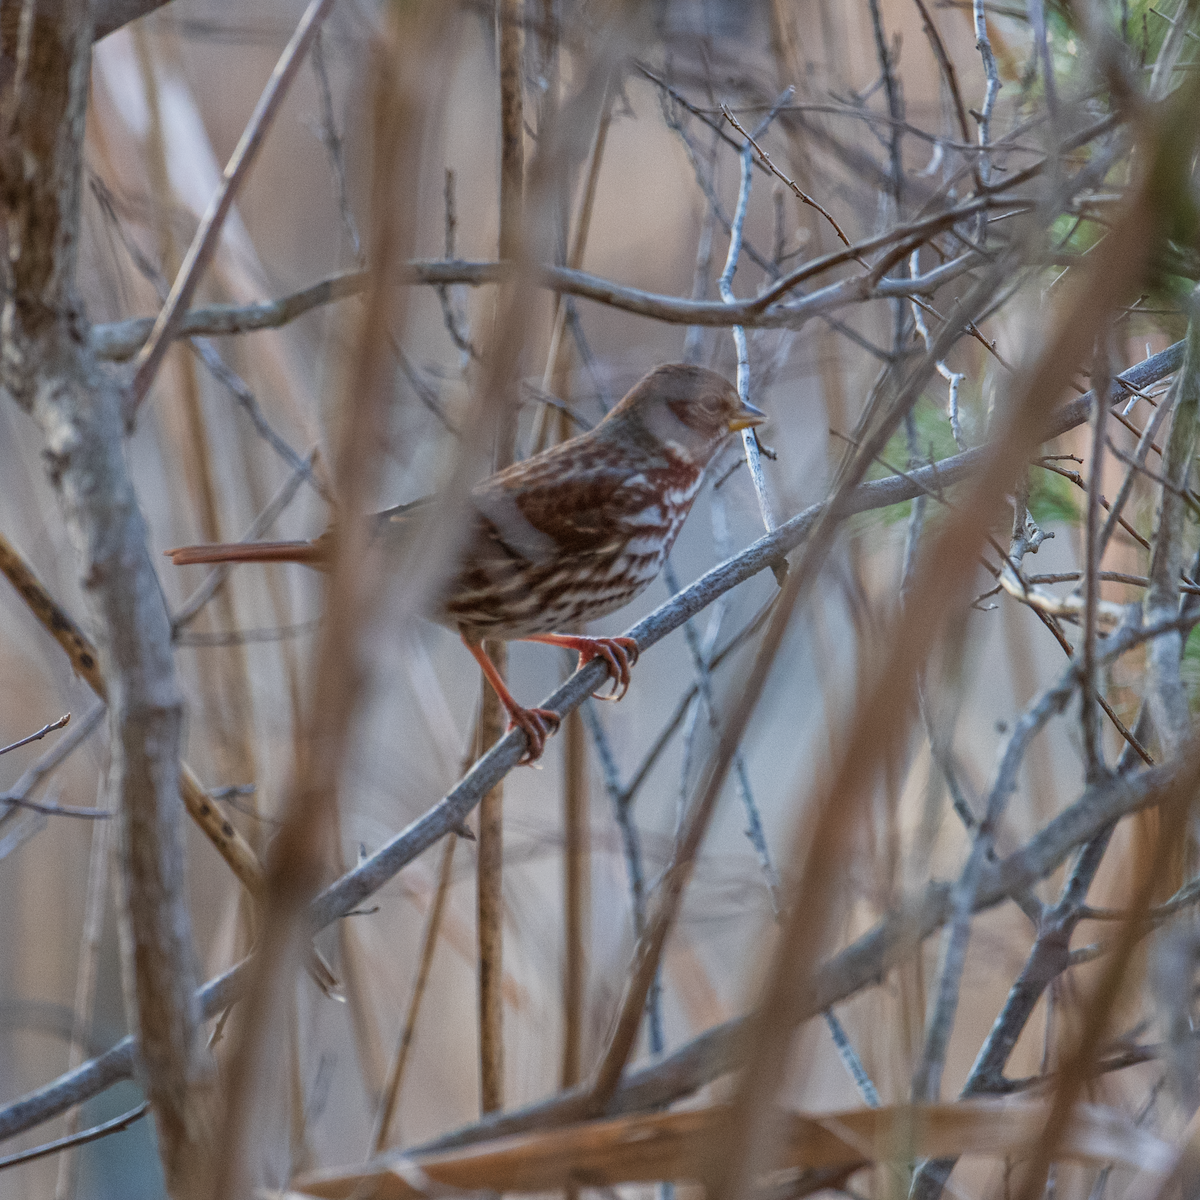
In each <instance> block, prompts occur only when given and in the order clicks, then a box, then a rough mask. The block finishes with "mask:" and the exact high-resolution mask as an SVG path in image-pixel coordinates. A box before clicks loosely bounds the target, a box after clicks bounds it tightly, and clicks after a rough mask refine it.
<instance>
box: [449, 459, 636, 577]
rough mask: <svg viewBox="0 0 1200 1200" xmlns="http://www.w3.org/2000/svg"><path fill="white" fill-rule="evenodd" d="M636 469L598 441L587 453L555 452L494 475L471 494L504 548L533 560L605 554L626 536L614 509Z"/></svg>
mask: <svg viewBox="0 0 1200 1200" xmlns="http://www.w3.org/2000/svg"><path fill="white" fill-rule="evenodd" d="M563 449H564V451H566V450H568V449H569V447H563ZM631 474H632V472H631V471H630V469H629V467H628V464H627V463H620V462H618V461H615V459H613V460H610V458H609V456H608V455H606V454H604V453H603V452H602V449H601V448H597V447H594V446H593V447H591V448H590V450H589V453H588V454H587V455H586V456H577V455H574V454H571V453H562V454H555V452H554V451H550V452H549V453H547V454H541V455H538V456H537V457H536V458H532V459H528V460H526V461H525V462H523V463H517V464H515V465H514V466H513V467H510V468H508V470H506V471H502V472H501V473H500V474H499V475H494V476H493V477H492V478H491V479H488V480H486V481H485V482H484V483H482V484H480V486H479V487H477V488H476V489H475V490H474V491H473V492H472V493H471V499H472V502H473V503H474V506H475V509H476V511H477V512H478V513H479V516H480V518H481V523H482V524H483V526H484V527H485V528H483V529H481V533H483V534H484V535H485V536H486V537H487V539H488V540H490V541H492V542H493V544H494V545H495V547H496V549H498V550H501V552H502V553H507V554H510V555H513V556H514V557H518V558H523V559H525V560H526V561H531V562H544V561H548V560H549V559H550V558H551V557H553V556H557V555H561V554H563V553H566V554H578V553H589V552H595V553H603V552H604V551H605V550H606V549H608V548H609V543H610V542H611V543H613V544H614V545H616V544H617V543H619V542H620V541H621V537H622V532H621V530H620V529H619V527H618V526H619V522H617V521H615V520H614V514H615V509H617V508H619V507H620V506H619V498H620V494H621V490H622V488H623V487H624V486H625V485H626V482H627V480H628V478H629V476H630V475H631Z"/></svg>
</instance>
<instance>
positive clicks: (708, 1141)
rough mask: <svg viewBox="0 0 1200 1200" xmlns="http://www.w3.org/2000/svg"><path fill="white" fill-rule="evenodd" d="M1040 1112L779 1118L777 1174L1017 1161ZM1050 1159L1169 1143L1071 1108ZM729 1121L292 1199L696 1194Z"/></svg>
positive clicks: (511, 1151) (1163, 1160)
mask: <svg viewBox="0 0 1200 1200" xmlns="http://www.w3.org/2000/svg"><path fill="white" fill-rule="evenodd" d="M1048 1107H1049V1106H1048V1105H1046V1104H1044V1103H1030V1102H1022V1101H1016V1102H1014V1101H1011V1100H971V1101H960V1102H958V1103H953V1104H931V1105H924V1106H908V1105H885V1106H882V1107H880V1108H856V1109H850V1110H848V1111H842V1112H835V1113H829V1114H826V1115H821V1116H807V1115H802V1114H799V1113H793V1112H779V1113H777V1114H776V1116H777V1124H778V1127H779V1139H778V1150H779V1154H778V1160H779V1166H780V1167H781V1168H786V1169H790V1170H817V1169H824V1168H831V1167H838V1168H843V1169H846V1170H854V1169H858V1168H860V1167H863V1166H866V1165H869V1164H871V1163H874V1162H900V1163H903V1162H905V1161H908V1160H910V1159H912V1158H914V1157H925V1156H929V1155H936V1156H942V1155H947V1154H955V1155H961V1154H967V1155H972V1154H974V1155H984V1156H987V1157H994V1158H1002V1157H1007V1156H1009V1155H1014V1154H1019V1153H1021V1152H1022V1151H1023V1150H1024V1149H1025V1147H1027V1146H1028V1144H1029V1142H1030V1140H1031V1139H1032V1138H1033V1137H1035V1136H1036V1135H1037V1132H1038V1130H1039V1129H1040V1128H1041V1127H1042V1124H1043V1122H1044V1121H1045V1119H1046V1115H1047V1111H1048ZM1073 1115H1074V1120H1073V1122H1072V1125H1071V1129H1070V1132H1069V1134H1068V1135H1067V1138H1066V1140H1065V1141H1064V1142H1063V1144H1062V1145H1061V1147H1060V1149H1059V1154H1060V1157H1061V1159H1062V1160H1064V1161H1069V1162H1082V1163H1087V1164H1090V1165H1096V1166H1102V1165H1104V1164H1105V1163H1117V1164H1120V1165H1121V1166H1124V1167H1128V1168H1132V1169H1133V1170H1137V1171H1141V1172H1143V1173H1144V1177H1146V1178H1148V1179H1161V1178H1162V1177H1163V1176H1164V1174H1165V1172H1166V1169H1167V1168H1168V1166H1169V1163H1170V1160H1171V1153H1170V1148H1169V1146H1168V1145H1167V1143H1165V1142H1163V1141H1162V1140H1161V1139H1159V1138H1157V1137H1155V1136H1154V1135H1152V1134H1149V1133H1146V1132H1145V1131H1143V1130H1140V1129H1138V1128H1137V1127H1136V1126H1135V1125H1134V1124H1133V1122H1132V1121H1131V1120H1130V1119H1129V1118H1128V1117H1126V1116H1124V1115H1123V1114H1121V1113H1118V1112H1116V1111H1114V1110H1113V1109H1111V1108H1107V1107H1100V1106H1098V1105H1078V1106H1076V1108H1075V1110H1074V1114H1073ZM731 1117H732V1109H731V1107H730V1106H729V1105H716V1106H710V1107H705V1108H700V1109H691V1110H687V1111H684V1112H673V1113H648V1114H640V1115H638V1116H634V1117H619V1118H617V1119H615V1120H607V1121H588V1122H584V1123H581V1124H579V1125H575V1126H572V1127H571V1128H569V1129H562V1130H552V1131H549V1132H546V1133H538V1134H530V1135H526V1136H518V1137H511V1138H502V1139H500V1140H498V1141H496V1142H490V1143H485V1144H483V1145H481V1146H474V1147H471V1148H470V1149H468V1150H456V1151H449V1152H445V1153H442V1154H413V1155H385V1156H383V1157H382V1158H381V1159H379V1160H377V1162H375V1163H373V1164H372V1165H371V1167H370V1168H367V1169H360V1170H357V1171H353V1172H345V1171H336V1170H333V1171H318V1172H312V1173H310V1174H308V1175H303V1176H300V1177H299V1178H297V1179H294V1180H293V1181H292V1185H291V1186H292V1188H293V1189H294V1190H295V1191H298V1192H301V1193H303V1194H305V1195H310V1196H320V1197H325V1198H326V1200H349V1198H350V1197H352V1196H355V1195H367V1196H370V1197H372V1200H415V1198H417V1197H421V1196H428V1195H430V1194H432V1193H434V1192H435V1191H436V1189H438V1188H448V1189H455V1190H461V1191H472V1192H475V1191H479V1192H548V1191H552V1190H557V1189H561V1188H568V1187H571V1186H573V1185H579V1184H582V1185H584V1186H586V1187H613V1186H616V1185H619V1184H626V1183H650V1182H656V1181H659V1180H671V1181H677V1182H692V1183H698V1182H701V1181H703V1180H704V1179H706V1178H708V1177H710V1176H711V1174H712V1168H713V1160H714V1158H715V1156H716V1155H717V1154H718V1153H719V1150H718V1149H717V1147H719V1146H720V1145H721V1144H722V1142H723V1140H724V1139H723V1136H722V1135H723V1131H724V1129H725V1127H726V1126H727V1124H728V1123H729V1121H730V1119H731Z"/></svg>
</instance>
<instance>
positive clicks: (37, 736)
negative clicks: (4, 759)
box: [0, 713, 71, 754]
mask: <svg viewBox="0 0 1200 1200" xmlns="http://www.w3.org/2000/svg"><path fill="white" fill-rule="evenodd" d="M70 719H71V714H70V713H64V714H63V715H62V716H61V717H59V718H58V720H57V721H51V722H50V724H49V725H43V726H42V727H41V729H39V730H38V731H37V733H31V734H30V735H29V736H28V737H23V738H22V739H21V740H20V741H19V742H13V743H12V744H11V745H8V746H0V754H7V753H8V752H9V751H10V750H17V749H20V747H22V746H28V745H29V743H30V742H40V741H41V740H42V738H44V737H45V736H46V734H48V733H53V732H54V730H56V729H62V727H63V726H64V725H66V723H67V722H68V721H69V720H70Z"/></svg>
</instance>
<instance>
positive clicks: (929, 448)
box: [867, 393, 962, 525]
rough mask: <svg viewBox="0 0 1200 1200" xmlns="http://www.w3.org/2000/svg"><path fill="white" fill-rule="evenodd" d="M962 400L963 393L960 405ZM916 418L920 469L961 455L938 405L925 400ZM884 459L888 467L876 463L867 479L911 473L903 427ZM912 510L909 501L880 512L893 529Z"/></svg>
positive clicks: (917, 405)
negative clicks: (927, 464) (902, 472)
mask: <svg viewBox="0 0 1200 1200" xmlns="http://www.w3.org/2000/svg"><path fill="white" fill-rule="evenodd" d="M961 399H962V395H961V393H960V403H961ZM913 416H914V418H915V419H916V422H917V445H918V447H919V453H920V457H921V461H920V462H919V463H918V464H917V465H918V466H924V465H925V464H926V463H928V462H937V461H939V460H940V459H943V458H948V457H949V456H950V455H952V454H957V453H958V446H957V445H955V442H954V435H953V434H952V433H951V432H950V418H949V417H948V416H947V415H946V410H945V408H944V407H942V406H941V405H939V404H935V403H934V402H933V401H932V400H931V399H930V398H929V397H928V396H922V397H921V399H920V400H918V401H917V403H916V407H915V408H914V409H913ZM882 458H883V459H884V461H885V462H886V463H887V464H888V466H886V467H885V466H883V465H882V463H873V464H872V466H871V469H870V470H869V471H868V472H867V478H868V479H884V478H886V477H887V476H888V475H891V474H892V468H894V469H896V470H900V471H907V470H908V469H909V461H908V437H907V435H906V434H905V432H904V427H903V426H901V427H900V428H899V429H897V430H896V432H895V433H893V434H892V436H891V439H890V440H889V442H888V444H887V448H886V449H885V450H884V452H883V455H882ZM911 509H912V503H911V501H906V502H905V503H904V504H896V505H893V506H892V507H891V508H885V509H882V510H880V513H879V515H880V517H881V518H882V520H883V523H884V524H885V525H891V524H893V523H894V522H896V521H901V520H906V519H907V518H908V514H909V512H910V511H911Z"/></svg>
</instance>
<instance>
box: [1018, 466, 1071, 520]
mask: <svg viewBox="0 0 1200 1200" xmlns="http://www.w3.org/2000/svg"><path fill="white" fill-rule="evenodd" d="M1082 496H1083V493H1082V492H1081V491H1080V490H1079V489H1078V488H1077V487H1076V486H1075V485H1074V484H1073V483H1072V482H1071V481H1070V480H1069V479H1066V478H1064V477H1063V476H1062V475H1059V474H1057V473H1056V472H1054V471H1047V470H1046V468H1045V467H1037V466H1033V467H1030V468H1029V511H1030V513H1031V514H1032V515H1033V519H1034V520H1035V521H1036V522H1037V523H1038V524H1039V525H1042V526H1045V525H1049V524H1052V523H1054V522H1056V521H1058V522H1062V523H1065V524H1068V525H1074V524H1076V523H1077V522H1078V521H1079V520H1080V518H1081V515H1082V512H1083V509H1082V508H1081V506H1080V500H1081V498H1082Z"/></svg>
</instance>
